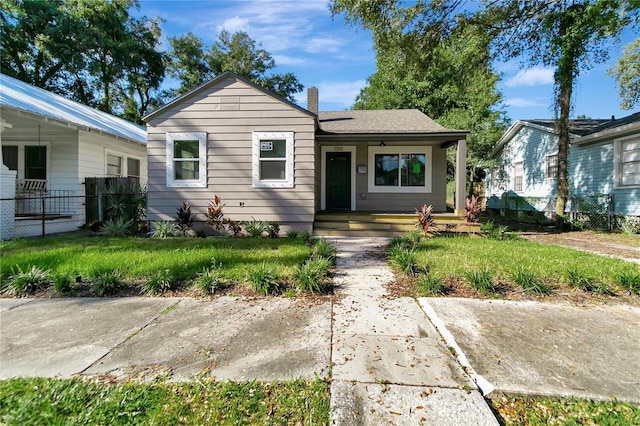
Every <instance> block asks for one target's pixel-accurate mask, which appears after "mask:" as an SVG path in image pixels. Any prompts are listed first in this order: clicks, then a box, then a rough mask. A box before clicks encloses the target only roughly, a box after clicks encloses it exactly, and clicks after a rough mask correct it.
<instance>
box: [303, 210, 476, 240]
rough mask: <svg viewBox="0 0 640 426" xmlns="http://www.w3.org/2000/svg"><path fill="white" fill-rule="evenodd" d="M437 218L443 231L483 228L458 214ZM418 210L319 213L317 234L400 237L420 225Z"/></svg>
mask: <svg viewBox="0 0 640 426" xmlns="http://www.w3.org/2000/svg"><path fill="white" fill-rule="evenodd" d="M433 220H434V223H435V225H436V229H437V230H438V232H440V233H460V232H463V233H469V232H478V231H480V225H479V224H469V223H466V221H465V218H464V216H461V215H459V214H456V213H435V214H434V215H433ZM417 222H418V214H417V213H416V212H413V213H412V212H405V213H400V212H385V211H375V212H374V211H352V212H336V211H333V212H331V211H321V212H318V213H316V215H315V221H314V223H313V233H314V234H315V235H317V236H324V237H328V236H349V237H396V236H401V235H403V234H406V233H407V232H410V231H415V230H417V229H418V228H417V227H416V223H417Z"/></svg>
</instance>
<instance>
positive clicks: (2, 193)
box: [0, 118, 16, 240]
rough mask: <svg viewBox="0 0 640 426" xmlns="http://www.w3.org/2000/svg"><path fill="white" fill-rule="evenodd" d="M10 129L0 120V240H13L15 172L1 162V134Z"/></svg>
mask: <svg viewBox="0 0 640 426" xmlns="http://www.w3.org/2000/svg"><path fill="white" fill-rule="evenodd" d="M11 127H12V126H11V124H10V123H7V121H6V120H5V119H4V118H2V119H0V198H3V200H2V201H0V240H11V239H13V234H14V228H15V216H16V200H15V196H16V171H15V170H9V168H8V167H7V166H5V165H4V163H3V162H2V132H3V131H4V130H5V129H10V128H11Z"/></svg>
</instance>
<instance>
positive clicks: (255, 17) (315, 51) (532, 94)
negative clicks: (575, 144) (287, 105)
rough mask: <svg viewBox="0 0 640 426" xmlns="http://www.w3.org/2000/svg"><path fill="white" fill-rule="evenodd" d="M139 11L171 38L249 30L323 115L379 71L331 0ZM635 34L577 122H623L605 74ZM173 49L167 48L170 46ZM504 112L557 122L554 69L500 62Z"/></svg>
mask: <svg viewBox="0 0 640 426" xmlns="http://www.w3.org/2000/svg"><path fill="white" fill-rule="evenodd" d="M140 5H141V10H140V14H143V15H146V16H147V17H156V16H157V17H161V18H162V19H164V22H163V23H162V24H161V26H162V32H163V40H164V43H165V45H164V48H165V49H167V48H168V46H167V43H166V37H167V36H179V35H182V34H186V33H187V32H189V31H191V32H192V33H194V34H195V35H196V36H198V37H199V38H200V39H202V40H203V42H204V43H205V44H206V45H211V44H212V43H213V42H214V41H215V40H216V38H217V36H218V34H219V33H220V31H222V30H223V29H226V30H228V31H230V32H232V33H233V32H236V31H245V32H246V33H248V34H249V36H250V37H251V38H252V39H254V40H255V41H256V42H257V43H259V44H260V45H261V46H262V47H263V48H264V49H266V50H267V51H268V52H269V53H271V55H272V56H273V58H274V59H275V61H276V64H277V69H276V71H277V72H292V73H294V74H295V75H296V76H297V77H298V79H299V80H300V82H301V83H302V84H304V86H305V91H303V92H301V93H299V94H298V95H297V96H296V100H297V102H298V103H299V104H300V105H301V106H303V107H306V88H307V87H311V86H315V87H317V88H318V90H319V98H320V110H322V111H335V110H343V109H348V108H350V107H351V105H352V104H353V102H354V99H355V97H356V96H357V94H358V93H359V91H360V89H361V88H362V87H364V86H365V85H366V79H367V77H368V76H370V75H371V74H373V73H374V72H375V52H374V50H373V47H372V39H371V35H370V34H369V33H368V32H367V31H364V30H362V29H360V28H359V27H351V26H349V25H347V24H345V23H344V20H343V18H342V17H340V16H337V17H335V18H333V19H332V17H331V13H330V12H329V7H328V1H327V0H198V1H193V0H140ZM634 37H637V35H635V34H631V32H627V33H626V34H625V35H624V36H623V38H622V41H621V43H620V44H612V45H611V46H610V49H609V51H610V59H609V60H608V61H607V62H606V63H603V64H597V65H596V66H594V67H593V68H592V69H591V70H588V71H584V72H583V73H582V74H581V76H580V77H579V79H578V81H577V84H576V86H575V89H574V93H575V96H574V111H573V113H572V117H575V116H577V115H581V114H584V115H586V116H588V117H591V118H609V117H611V116H612V115H615V116H616V117H622V116H625V115H629V114H631V113H632V112H634V111H622V110H620V108H619V100H618V94H617V90H616V87H615V82H614V80H613V79H612V78H611V77H609V76H607V75H606V70H607V69H608V68H609V67H611V66H612V65H613V64H615V61H616V60H617V59H618V57H619V56H620V55H621V50H622V47H621V46H622V45H623V44H624V43H625V42H629V41H631V40H633V38H634ZM167 50H168V49H167ZM495 69H496V71H498V72H500V73H501V74H502V80H501V82H500V84H499V89H500V90H501V92H502V94H503V97H504V109H505V111H506V112H507V115H508V117H509V118H510V119H511V120H517V119H532V118H552V117H553V109H552V107H551V106H550V105H551V103H552V98H553V70H551V69H545V68H542V67H529V68H526V69H523V68H521V67H520V66H519V61H511V62H506V63H505V62H496V63H495Z"/></svg>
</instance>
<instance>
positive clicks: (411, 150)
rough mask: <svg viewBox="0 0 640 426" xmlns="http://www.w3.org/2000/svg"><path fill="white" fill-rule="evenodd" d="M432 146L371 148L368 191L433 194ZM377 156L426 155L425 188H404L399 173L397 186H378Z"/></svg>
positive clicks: (369, 153)
mask: <svg viewBox="0 0 640 426" xmlns="http://www.w3.org/2000/svg"><path fill="white" fill-rule="evenodd" d="M432 151H433V150H432V147H430V146H374V145H372V146H369V147H368V156H369V161H368V163H369V165H368V170H369V173H368V175H369V176H368V191H369V192H372V193H376V192H377V193H399V192H402V193H427V194H428V193H431V180H432V174H433V167H432V162H433V156H432ZM376 154H398V155H401V154H424V186H402V185H401V179H400V174H399V173H400V172H399V171H398V185H397V186H386V185H385V186H377V185H376V184H375V183H376V164H375V158H376Z"/></svg>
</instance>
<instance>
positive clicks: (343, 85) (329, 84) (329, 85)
mask: <svg viewBox="0 0 640 426" xmlns="http://www.w3.org/2000/svg"><path fill="white" fill-rule="evenodd" d="M366 84H367V82H366V80H356V81H325V82H322V83H320V84H318V98H319V100H320V102H327V103H334V104H339V105H341V106H342V107H343V108H350V107H351V106H352V105H353V103H354V101H355V99H356V96H358V95H359V94H360V89H362V88H363V87H364V86H365V85H366Z"/></svg>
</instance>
